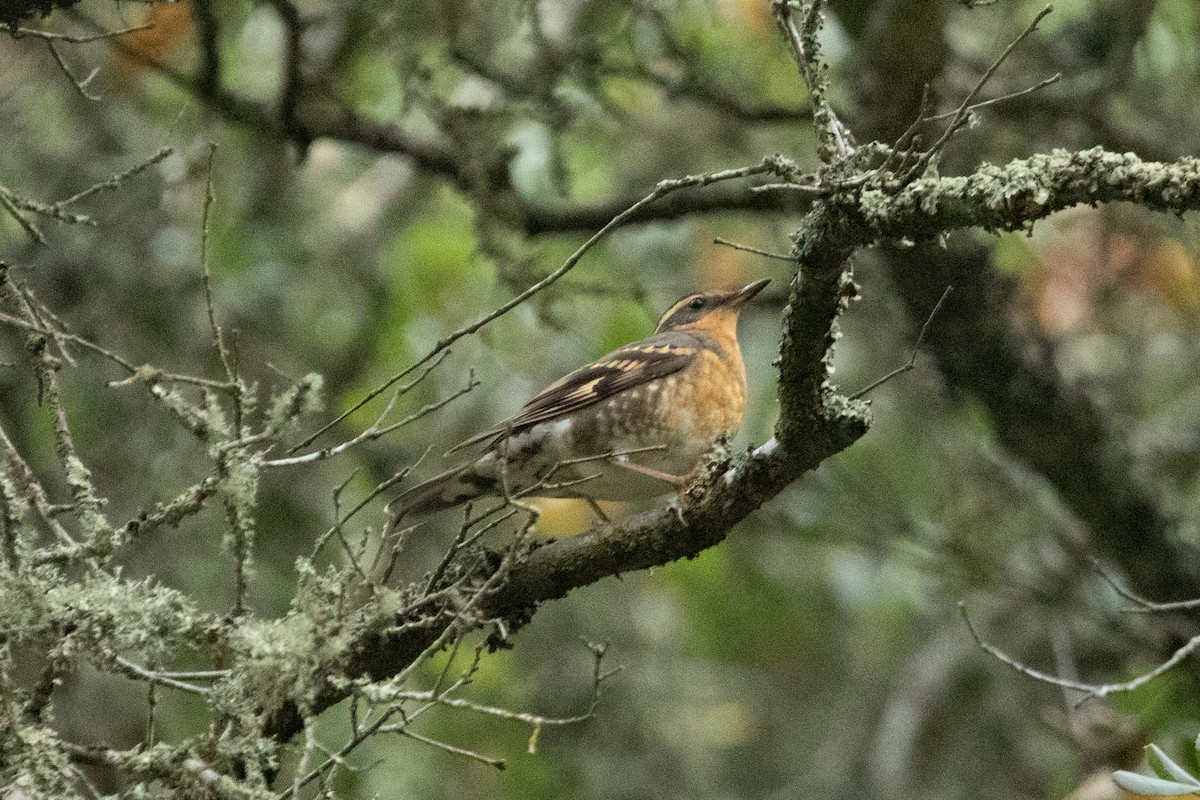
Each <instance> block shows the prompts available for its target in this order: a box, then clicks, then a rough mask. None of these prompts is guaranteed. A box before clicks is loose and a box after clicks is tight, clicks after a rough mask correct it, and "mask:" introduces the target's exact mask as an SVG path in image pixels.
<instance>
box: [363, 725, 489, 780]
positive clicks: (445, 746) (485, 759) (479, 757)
mask: <svg viewBox="0 0 1200 800" xmlns="http://www.w3.org/2000/svg"><path fill="white" fill-rule="evenodd" d="M381 732H389V733H398V734H400V735H401V736H407V737H408V738H410V739H415V740H416V741H418V742H424V743H425V744H429V745H433V746H434V747H437V748H439V749H441V750H445V751H446V752H447V753H452V754H454V755H456V756H465V757H467V758H470V759H473V760H475V761H479V762H481V763H483V764H487V765H488V766H489V767H495V768H496V769H501V770H502V769H504V768H505V767H506V766H508V763H507V762H506V761H505V760H504V759H503V758H492V757H491V756H485V755H483V754H481V753H476V752H475V751H474V750H468V749H467V748H465V747H458V746H457V745H453V744H449V743H447V742H442V741H438V740H437V739H431V738H429V737H428V736H422V735H421V734H419V733H413V732H412V731H410V730H409V729H408V728H406V727H400V728H396V729H395V730H392V731H388V730H387V729H386V728H385V729H384V730H383V731H381Z"/></svg>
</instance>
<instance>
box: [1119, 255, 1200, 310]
mask: <svg viewBox="0 0 1200 800" xmlns="http://www.w3.org/2000/svg"><path fill="white" fill-rule="evenodd" d="M1126 283H1127V284H1128V285H1129V286H1131V287H1133V288H1136V289H1144V290H1146V291H1149V292H1153V293H1154V294H1156V295H1158V296H1159V297H1161V298H1162V299H1163V300H1165V301H1166V303H1167V305H1169V306H1171V308H1172V309H1174V311H1175V313H1176V314H1179V316H1181V317H1183V318H1185V319H1189V320H1191V319H1195V318H1196V317H1197V316H1198V315H1200V276H1198V275H1197V274H1196V261H1195V259H1194V258H1192V254H1191V253H1189V252H1188V249H1187V248H1186V247H1185V246H1184V245H1183V243H1182V242H1180V241H1179V240H1178V239H1160V240H1159V241H1157V242H1155V243H1154V244H1153V245H1152V246H1150V247H1149V248H1147V249H1145V250H1144V251H1142V253H1141V258H1140V259H1138V261H1137V262H1136V263H1135V264H1134V265H1133V266H1132V267H1131V268H1130V270H1129V274H1128V276H1127V278H1126Z"/></svg>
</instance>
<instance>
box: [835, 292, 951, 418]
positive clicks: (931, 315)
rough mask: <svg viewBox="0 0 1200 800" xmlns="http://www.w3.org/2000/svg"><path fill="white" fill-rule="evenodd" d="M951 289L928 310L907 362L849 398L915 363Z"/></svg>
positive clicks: (861, 393)
mask: <svg viewBox="0 0 1200 800" xmlns="http://www.w3.org/2000/svg"><path fill="white" fill-rule="evenodd" d="M953 290H954V287H953V286H947V287H946V291H944V292H942V296H941V297H940V298H939V299H938V301H937V303H936V304H935V305H934V306H933V310H932V311H930V312H929V316H928V317H926V318H925V324H924V325H922V326H921V332H920V333H919V334H918V335H917V342H916V344H914V345H913V350H912V355H910V356H909V357H908V363H907V364H904V365H903V366H899V367H897V368H896V369H894V370H892V371H891V372H889V373H888V374H886V375H884V376H883V377H882V378H880V379H878V380H876V381H872V382H871V383H869V384H867V386H866V388H863V389H860V390H858V391H857V392H855V393H854V394H852V395H850V399H851V400H857V399H858V398H860V397H862V396H863V395H865V394H867V393H868V392H870V391H873V390H875V389H878V388H879V387H880V386H882V385H883V384H885V383H887V382H888V381H890V380H891V379H892V378H895V377H896V376H898V375H903V374H904V373H906V372H908V371H909V370H910V369H912V368H913V366H915V365H916V363H917V353H919V352H920V351H921V344H922V343H923V342H924V341H925V335H926V334H928V333H929V326H930V324H932V323H933V318H934V317H936V316H937V313H938V311H939V310H940V309H941V307H942V303H945V302H946V298H947V297H949V296H950V292H952V291H953Z"/></svg>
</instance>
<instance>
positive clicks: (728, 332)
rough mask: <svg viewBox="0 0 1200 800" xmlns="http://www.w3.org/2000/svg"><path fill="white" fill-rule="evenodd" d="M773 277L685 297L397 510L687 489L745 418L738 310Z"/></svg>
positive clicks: (488, 436) (494, 432) (495, 431)
mask: <svg viewBox="0 0 1200 800" xmlns="http://www.w3.org/2000/svg"><path fill="white" fill-rule="evenodd" d="M767 283H768V281H765V280H763V281H757V282H755V283H752V284H750V285H748V286H746V287H744V288H742V289H738V290H734V291H717V292H704V293H701V294H690V295H688V296H686V297H684V298H682V299H680V300H678V301H677V302H676V303H674V304H673V305H672V306H671V307H670V308H668V309H667V310H666V312H665V313H664V314H663V315H662V317H661V318H660V319H659V321H658V327H657V328H656V329H655V331H654V333H653V334H652V335H651V336H649V337H647V338H645V339H642V340H641V341H638V342H633V343H631V344H627V345H625V346H624V347H619V348H617V349H616V350H614V351H612V352H611V353H609V354H608V355H606V356H604V357H602V358H600V359H597V360H596V361H594V362H592V363H591V364H588V365H587V366H586V367H583V368H582V369H578V370H576V371H574V372H572V373H570V374H569V375H567V376H565V377H563V378H561V379H559V380H558V381H556V382H554V383H552V384H550V386H548V387H546V389H545V390H544V391H542V392H541V393H540V394H539V395H537V396H536V397H534V398H533V399H532V400H530V401H529V402H528V403H526V404H525V406H524V408H522V409H521V412H520V413H519V414H517V415H516V416H515V417H513V418H512V419H509V420H507V421H506V422H503V423H501V424H499V425H496V426H495V427H492V428H490V429H488V430H486V431H484V432H482V433H480V434H478V435H476V436H473V437H471V438H470V439H468V440H466V441H465V442H463V443H462V444H460V445H458V446H457V447H455V448H453V449H452V450H451V451H450V452H451V453H453V452H456V451H458V450H461V449H463V448H467V447H470V446H473V445H479V444H483V445H484V449H483V452H482V454H481V455H479V456H478V457H477V458H476V459H475V460H473V461H469V462H467V463H465V464H462V465H459V466H457V467H454V468H452V469H450V470H447V471H446V472H443V473H442V474H440V475H437V476H436V477H433V478H430V479H429V480H427V481H425V482H424V483H421V484H418V485H417V486H414V487H412V488H411V489H409V490H407V491H405V492H404V493H402V494H401V495H399V496H398V497H397V498H396V499H394V500H393V501H392V502H391V503H390V504H389V508H392V509H394V510H395V511H396V512H397V513H398V514H399V515H406V514H408V513H417V514H428V513H432V512H435V511H440V510H442V509H446V508H451V507H453V506H456V505H459V504H461V503H464V502H466V501H468V500H471V499H474V498H476V497H480V496H482V495H488V494H490V495H501V496H509V497H516V496H538V497H575V498H583V499H587V500H589V501H591V502H592V503H593V504H594V501H596V500H639V499H644V498H649V497H654V496H657V495H660V494H664V493H666V492H669V491H671V490H672V489H675V490H677V491H678V490H681V489H683V488H684V487H685V486H686V485H687V484H688V482H689V475H690V473H692V472H693V471H694V470H696V469H697V468H698V467H699V466H700V463H701V461H702V459H703V458H704V456H705V455H706V454H707V453H708V452H709V450H710V449H711V448H712V447H713V445H714V443H715V442H716V441H717V440H718V439H720V438H722V437H728V436H730V435H732V434H733V433H734V432H735V431H736V430H737V429H738V427H739V426H740V425H741V424H742V416H743V414H744V412H745V409H746V367H745V365H744V364H743V363H742V353H741V349H740V348H739V347H738V340H737V320H738V312H739V311H740V310H741V308H742V306H743V305H744V304H745V303H746V302H747V301H748V300H750V299H751V298H752V297H754V296H755V295H756V294H758V293H759V292H760V291H762V289H763V287H764V286H766V285H767ZM447 455H449V453H447Z"/></svg>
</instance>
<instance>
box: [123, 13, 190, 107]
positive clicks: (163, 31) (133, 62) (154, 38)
mask: <svg viewBox="0 0 1200 800" xmlns="http://www.w3.org/2000/svg"><path fill="white" fill-rule="evenodd" d="M144 24H146V25H153V26H154V27H152V28H147V29H146V30H141V31H135V32H134V33H130V34H127V35H125V36H123V37H121V45H122V47H121V48H119V49H117V48H114V50H113V68H114V70H115V73H116V74H115V82H116V85H117V86H118V87H119V88H121V89H124V90H128V89H130V88H132V86H133V83H134V81H136V80H137V78H138V76H139V75H141V73H142V72H144V71H146V70H148V69H153V66H152V65H153V64H155V63H159V62H162V61H164V60H166V58H167V57H168V56H170V55H171V53H172V51H174V50H175V48H176V47H178V45H179V43H180V42H181V41H183V40H185V39H188V38H189V37H191V35H192V8H191V4H190V3H186V2H182V3H164V4H160V5H154V6H151V7H150V11H149V12H148V13H147V14H146V20H145V22H144Z"/></svg>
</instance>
